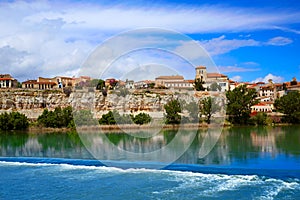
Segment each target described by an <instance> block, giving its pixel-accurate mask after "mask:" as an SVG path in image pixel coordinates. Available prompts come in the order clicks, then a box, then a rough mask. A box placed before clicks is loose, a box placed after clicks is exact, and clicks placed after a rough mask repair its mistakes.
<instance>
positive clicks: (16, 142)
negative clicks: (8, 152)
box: [0, 132, 28, 149]
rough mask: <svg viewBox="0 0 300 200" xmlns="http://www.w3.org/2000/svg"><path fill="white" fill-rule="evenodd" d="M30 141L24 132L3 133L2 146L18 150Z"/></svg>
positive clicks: (0, 134)
mask: <svg viewBox="0 0 300 200" xmlns="http://www.w3.org/2000/svg"><path fill="white" fill-rule="evenodd" d="M27 139H28V134H27V133H25V132H24V133H23V132H1V133H0V145H1V149H2V148H7V147H10V148H17V147H22V146H23V145H24V144H25V143H26V142H27Z"/></svg>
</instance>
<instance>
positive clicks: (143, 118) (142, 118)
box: [133, 113, 152, 125]
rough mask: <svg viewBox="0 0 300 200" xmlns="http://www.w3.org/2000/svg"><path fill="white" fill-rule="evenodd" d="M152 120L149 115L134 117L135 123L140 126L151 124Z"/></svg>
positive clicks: (142, 114) (140, 114) (141, 114)
mask: <svg viewBox="0 0 300 200" xmlns="http://www.w3.org/2000/svg"><path fill="white" fill-rule="evenodd" d="M151 120H152V118H151V117H150V115H149V114H147V113H139V114H138V115H136V116H134V117H133V122H134V123H135V124H139V125H142V124H148V123H150V122H151Z"/></svg>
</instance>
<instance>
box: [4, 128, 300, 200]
mask: <svg viewBox="0 0 300 200" xmlns="http://www.w3.org/2000/svg"><path fill="white" fill-rule="evenodd" d="M194 133H196V134H194ZM139 134H141V133H139ZM206 134H208V133H207V131H205V130H200V131H196V132H193V131H192V132H191V131H189V130H181V131H179V132H176V131H162V132H160V133H159V134H157V135H156V136H155V137H151V138H145V137H141V138H138V137H136V133H133V134H128V133H127V134H125V133H123V134H122V133H108V134H107V135H105V136H103V134H90V135H89V140H88V141H89V143H87V142H86V141H87V140H85V139H86V138H84V137H83V136H80V135H78V134H76V133H75V132H69V133H56V134H55V133H51V134H31V133H17V132H7V133H1V134H0V199H300V127H299V126H287V127H251V128H250V127H240V128H228V129H224V130H223V131H222V133H221V135H220V136H219V137H217V140H216V141H217V143H216V144H215V145H213V148H212V150H211V151H210V152H209V153H208V154H207V155H205V156H201V153H199V152H201V147H202V146H203V141H204V139H205V135H206ZM177 135H181V137H179V138H180V140H181V142H182V143H179V144H178V143H176V145H173V146H171V151H167V153H168V154H170V155H169V158H172V157H173V156H174V155H176V156H177V155H179V154H176V152H177V151H178V149H180V150H182V148H181V146H186V144H187V143H188V141H191V139H192V142H191V143H188V144H189V145H188V148H187V149H185V151H184V152H183V154H182V155H181V154H180V156H179V157H178V159H176V161H174V162H172V163H165V162H163V161H164V160H161V159H159V158H157V160H156V159H149V157H147V156H145V155H148V154H149V152H152V151H158V150H159V149H162V148H163V147H164V146H166V145H168V144H171V143H172V141H173V140H174V138H176V137H177ZM103 137H105V138H106V139H108V140H109V141H111V144H113V145H114V146H115V147H117V148H119V149H123V150H125V152H131V153H132V152H134V153H137V152H138V153H139V154H141V155H142V156H141V157H130V155H132V154H127V153H125V154H124V153H118V154H115V151H113V150H112V147H111V146H110V145H107V144H105V143H104V142H103V141H105V140H104V139H103ZM112 152H113V153H112ZM174 152H175V153H174ZM147 153H148V154H147ZM166 156H167V157H168V155H162V156H161V157H166ZM95 157H96V158H98V159H100V161H99V160H97V159H95ZM141 158H145V160H143V159H141ZM168 161H169V160H168Z"/></svg>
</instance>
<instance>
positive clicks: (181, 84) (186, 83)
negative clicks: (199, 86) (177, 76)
mask: <svg viewBox="0 0 300 200" xmlns="http://www.w3.org/2000/svg"><path fill="white" fill-rule="evenodd" d="M165 87H167V88H171V89H187V90H188V89H193V88H194V81H192V82H191V81H190V80H183V81H174V82H172V81H170V82H166V83H165Z"/></svg>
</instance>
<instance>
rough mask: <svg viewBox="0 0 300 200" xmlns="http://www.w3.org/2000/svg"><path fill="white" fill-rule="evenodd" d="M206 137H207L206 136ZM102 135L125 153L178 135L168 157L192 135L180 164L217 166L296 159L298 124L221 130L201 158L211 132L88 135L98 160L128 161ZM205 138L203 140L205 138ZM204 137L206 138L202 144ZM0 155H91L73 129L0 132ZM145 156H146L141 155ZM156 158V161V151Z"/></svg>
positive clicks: (299, 145) (299, 151) (298, 152)
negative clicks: (282, 158)
mask: <svg viewBox="0 0 300 200" xmlns="http://www.w3.org/2000/svg"><path fill="white" fill-rule="evenodd" d="M207 134H208V135H209V137H205V136H207ZM103 137H105V138H108V139H109V141H110V142H111V144H113V145H116V146H117V147H118V148H120V149H123V150H125V151H126V152H134V153H136V152H140V153H149V152H150V153H151V152H154V151H159V150H160V149H162V148H163V147H164V146H166V145H168V144H171V143H172V141H173V140H174V138H175V137H178V138H180V140H178V141H177V142H173V144H172V146H171V148H170V149H169V150H168V154H169V156H170V157H172V156H178V155H177V154H176V151H177V150H178V149H179V148H183V147H185V144H187V143H189V142H190V140H191V139H193V142H192V144H191V145H190V147H189V148H188V150H187V151H185V153H184V154H183V155H182V156H181V157H180V158H179V159H178V160H177V162H179V163H189V164H204V165H210V164H217V165H230V164H232V163H236V162H238V163H247V162H250V161H251V162H253V160H259V159H264V158H268V159H269V158H270V159H276V158H278V157H282V156H284V157H285V158H289V157H293V159H295V158H296V159H297V160H300V156H299V155H300V127H299V126H286V127H251V128H249V127H239V128H226V129H224V130H223V132H222V134H221V136H220V138H219V140H218V142H217V144H216V145H215V146H214V148H213V150H212V151H211V152H210V153H209V154H208V155H207V156H205V157H203V158H201V153H202V152H201V151H202V150H201V147H203V145H209V143H210V142H211V141H214V140H215V138H214V133H213V132H207V130H198V132H197V134H196V135H195V136H193V135H192V134H191V133H190V132H189V131H188V130H186V131H181V132H180V133H177V132H176V131H162V132H161V133H159V134H157V135H156V136H154V137H151V138H137V137H134V133H133V134H131V135H128V134H125V133H109V134H108V135H106V136H104V135H101V134H94V135H93V136H92V137H91V135H89V145H90V147H91V148H94V150H95V151H97V152H98V153H99V154H98V155H99V158H100V157H101V159H116V158H117V159H118V160H130V156H129V155H130V154H116V155H113V156H112V154H111V149H109V148H111V146H110V145H108V144H107V143H106V142H105V140H104V139H103ZM204 138H206V139H204ZM204 140H205V142H203V141H204ZM0 156H2V157H14V156H20V157H21V156H22V157H57V158H82V159H92V158H93V157H92V156H91V154H90V153H89V152H88V151H87V150H86V148H85V147H84V145H83V144H82V142H81V138H80V137H79V136H78V134H77V133H75V132H69V133H56V134H55V133H51V134H30V133H18V132H2V133H0ZM145 159H147V158H146V157H145ZM157 161H161V158H160V157H159V154H158V155H157Z"/></svg>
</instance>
